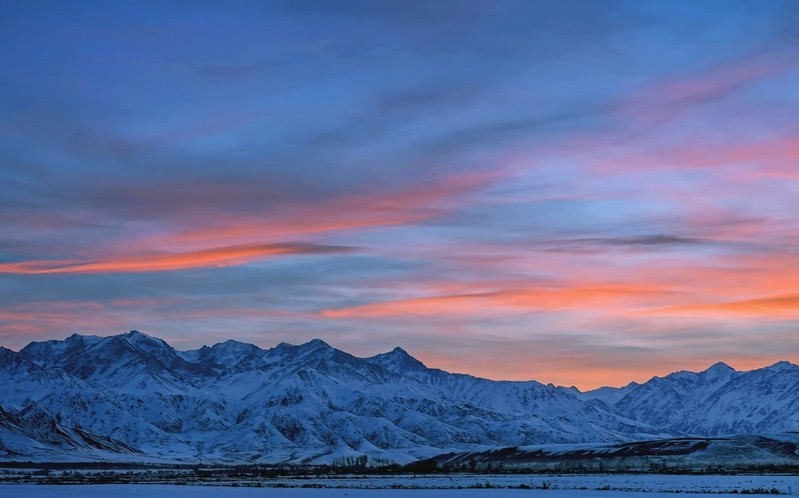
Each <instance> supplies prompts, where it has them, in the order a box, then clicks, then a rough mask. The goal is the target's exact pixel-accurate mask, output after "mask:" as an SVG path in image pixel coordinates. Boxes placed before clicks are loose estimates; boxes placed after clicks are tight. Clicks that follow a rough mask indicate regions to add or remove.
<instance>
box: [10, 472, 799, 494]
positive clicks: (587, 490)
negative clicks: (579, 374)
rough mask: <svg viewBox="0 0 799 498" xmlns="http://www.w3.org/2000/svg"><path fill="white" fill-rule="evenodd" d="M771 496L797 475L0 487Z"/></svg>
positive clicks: (787, 489)
mask: <svg viewBox="0 0 799 498" xmlns="http://www.w3.org/2000/svg"><path fill="white" fill-rule="evenodd" d="M676 494H690V495H691V496H693V497H710V496H713V497H718V496H723V495H742V494H744V495H749V494H771V495H782V496H799V476H796V475H792V476H780V475H769V476H749V475H738V476H730V475H720V476H711V475H708V476H704V475H568V476H543V475H535V476H530V475H527V476H525V475H516V476H507V475H468V474H461V475H444V476H418V477H417V476H412V475H408V476H390V477H380V476H356V475H353V476H338V477H320V478H312V477H303V478H280V479H270V480H266V481H259V482H256V481H227V482H220V483H216V484H213V485H202V486H186V485H175V484H94V485H68V486H66V485H46V484H4V485H0V498H12V497H13V498H18V497H20V496H24V497H26V498H64V497H71V496H81V497H85V498H106V497H114V498H135V497H140V496H147V497H148V498H161V497H168V498H184V497H185V498H205V497H208V498H211V497H231V498H256V497H259V498H278V497H280V498H294V497H296V498H301V497H302V498H304V497H308V498H328V497H330V498H338V497H345V496H346V497H349V498H370V497H375V496H387V497H390V498H422V497H428V496H429V497H434V498H456V497H457V498H466V497H475V498H476V497H484V496H489V497H492V496H496V497H503V498H516V497H528V498H529V497H548V498H565V497H576V498H595V497H601V498H609V497H611V496H624V497H627V498H635V497H639V496H644V497H647V498H658V497H666V496H668V497H673V496H675V495H676Z"/></svg>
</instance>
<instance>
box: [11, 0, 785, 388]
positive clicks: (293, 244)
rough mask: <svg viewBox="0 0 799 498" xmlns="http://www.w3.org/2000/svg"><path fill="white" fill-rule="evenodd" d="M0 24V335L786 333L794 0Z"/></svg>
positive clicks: (774, 353)
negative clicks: (142, 333)
mask: <svg viewBox="0 0 799 498" xmlns="http://www.w3.org/2000/svg"><path fill="white" fill-rule="evenodd" d="M0 47H2V48H0V345H2V346H5V347H8V348H12V349H19V348H21V347H23V346H24V345H25V344H27V343H29V342H30V341H41V340H48V339H63V338H65V337H67V336H68V335H70V334H72V333H75V332H77V333H81V334H96V335H102V336H106V335H113V334H118V333H122V332H126V331H128V330H132V329H137V330H140V331H142V332H145V333H147V334H150V335H153V336H157V337H161V338H163V339H165V340H166V341H167V342H169V343H170V344H171V345H173V346H174V347H176V348H178V349H192V348H196V347H200V346H201V345H204V344H209V345H210V344H214V343H217V342H221V341H224V340H227V339H237V340H240V341H244V342H251V343H254V344H257V345H259V346H261V347H265V348H266V347H273V346H274V345H276V344H278V343H280V342H289V343H293V344H299V343H303V342H306V341H308V340H310V339H313V338H321V339H322V340H324V341H326V342H328V343H329V344H331V345H332V346H334V347H336V348H339V349H343V350H345V351H348V352H350V353H353V354H356V355H359V356H369V355H373V354H377V353H379V352H383V351H388V350H391V349H392V348H394V347H395V346H401V347H403V348H404V349H406V350H407V351H408V352H410V353H411V354H412V355H414V356H415V357H417V358H419V359H420V360H421V361H423V362H425V363H426V364H427V365H428V366H431V367H437V368H442V369H445V370H449V371H456V372H464V373H470V374H473V375H479V376H484V377H488V378H492V379H513V380H522V379H535V380H538V381H541V382H545V383H548V382H551V383H555V384H558V385H566V386H570V385H576V386H578V387H579V388H581V389H590V388H594V387H598V386H600V385H623V384H626V383H627V382H629V381H632V380H637V381H645V380H647V379H648V378H650V377H651V376H653V375H664V374H667V373H669V372H671V371H675V370H680V369H688V370H695V371H697V370H702V369H704V368H707V367H708V366H709V365H711V364H713V363H715V362H717V361H724V362H726V363H728V364H730V365H732V366H733V367H735V368H738V369H752V368H757V367H761V366H765V365H768V364H771V363H774V362H776V361H778V360H788V361H793V362H797V360H799V215H798V214H797V213H799V119H797V117H799V2H794V1H791V0H786V1H779V0H746V1H733V0H723V1H711V0H668V1H658V0H652V1H646V2H641V1H637V0H631V1H617V0H604V1H601V2H598V1H593V0H585V1H583V0H579V1H578V0H558V1H555V0H552V1H544V0H541V1H499V0H490V1H470V0H464V1H447V0H440V1H435V2H430V1H412V0H402V1H396V2H395V1H392V0H385V1H377V2H375V1H370V0H363V1H355V0H340V1H336V2H309V1H303V0H290V1H289V0H286V1H252V2H243V1H225V2H206V1H200V0H194V1H167V0H158V1H145V0H142V1H138V2H121V1H111V2H109V1H96V2H90V1H83V0H76V1H70V2H62V1H52V2H48V1H30V2H19V1H15V0H0Z"/></svg>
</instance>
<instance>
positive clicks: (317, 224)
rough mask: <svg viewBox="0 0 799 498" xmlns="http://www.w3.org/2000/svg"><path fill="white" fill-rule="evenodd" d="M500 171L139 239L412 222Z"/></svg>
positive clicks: (180, 243)
mask: <svg viewBox="0 0 799 498" xmlns="http://www.w3.org/2000/svg"><path fill="white" fill-rule="evenodd" d="M503 174H504V173H502V172H489V173H465V174H460V175H454V176H452V177H449V178H445V179H443V180H438V181H431V182H429V183H427V184H425V185H421V186H420V185H415V186H414V187H413V188H408V189H399V190H395V191H393V192H392V191H389V192H379V193H374V192H362V193H358V194H353V195H350V196H345V197H340V198H336V199H332V200H327V201H323V200H320V201H318V202H305V203H287V204H286V205H284V206H282V207H281V209H279V210H278V211H277V212H266V213H257V214H256V215H242V214H240V213H236V214H231V213H215V214H214V213H209V214H208V215H207V216H206V217H205V218H204V220H202V222H201V223H200V224H196V225H195V224H194V220H192V223H193V224H192V226H190V227H189V228H186V229H184V230H182V231H178V232H176V233H169V234H165V235H162V236H158V237H155V238H152V239H150V240H144V241H142V242H143V243H145V244H146V245H149V246H154V247H160V246H167V247H194V246H196V245H197V244H203V243H206V242H207V241H209V240H228V241H236V242H242V243H244V242H249V241H253V240H260V241H263V240H280V239H282V238H284V237H288V236H292V237H293V236H299V235H312V234H326V233H331V232H342V231H349V230H358V229H366V228H379V227H390V226H397V225H406V224H412V223H416V222H420V221H424V220H428V219H432V218H435V217H437V216H441V215H442V214H443V213H446V212H448V211H449V210H451V209H452V208H454V207H455V206H456V205H459V203H460V201H462V199H461V196H463V195H467V194H470V193H473V192H475V191H476V190H478V189H480V188H481V187H483V186H485V185H487V184H489V183H491V182H492V181H494V180H496V179H497V178H499V177H501V176H502V175H503Z"/></svg>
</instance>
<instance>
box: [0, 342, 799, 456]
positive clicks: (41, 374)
mask: <svg viewBox="0 0 799 498" xmlns="http://www.w3.org/2000/svg"><path fill="white" fill-rule="evenodd" d="M795 431H799V366H797V365H794V364H791V363H788V362H779V363H776V364H774V365H771V366H769V367H765V368H761V369H758V370H753V371H749V372H738V371H735V370H734V369H732V368H731V367H729V366H727V365H725V364H723V363H717V364H715V365H713V366H712V367H710V368H709V369H707V370H705V371H703V372H699V373H693V372H685V371H681V372H676V373H673V374H670V375H667V376H665V377H654V378H652V379H651V380H649V381H648V382H645V383H643V384H637V383H631V384H629V385H627V386H625V387H621V388H610V387H606V388H600V389H597V390H594V391H589V392H585V393H583V392H580V391H578V390H576V389H575V388H566V387H557V386H553V385H551V384H549V385H544V384H541V383H539V382H536V381H525V382H516V381H513V382H512V381H492V380H488V379H481V378H477V377H473V376H470V375H463V374H454V373H448V372H445V371H442V370H438V369H433V368H428V367H426V366H425V365H424V364H422V363H421V362H420V361H418V360H416V359H415V358H413V357H412V356H411V355H409V354H408V353H407V352H405V351H404V350H402V349H401V348H395V349H394V350H392V351H390V352H387V353H383V354H379V355H376V356H372V357H368V358H359V357H356V356H353V355H351V354H348V353H346V352H344V351H340V350H338V349H335V348H333V347H331V346H329V345H328V344H326V343H325V342H323V341H321V340H318V339H316V340H312V341H310V342H308V343H306V344H302V345H299V346H296V345H291V344H285V343H283V344H279V345H277V346H275V347H274V348H271V349H261V348H259V347H257V346H255V345H252V344H245V343H241V342H237V341H233V340H229V341H226V342H223V343H220V344H216V345H214V346H211V347H209V346H204V347H202V348H201V349H196V350H191V351H178V350H176V349H174V348H173V347H172V346H170V345H169V344H167V343H166V342H164V341H163V340H161V339H158V338H155V337H151V336H148V335H146V334H143V333H141V332H138V331H131V332H129V333H126V334H121V335H115V336H109V337H97V336H83V335H78V334H74V335H72V336H70V337H68V338H67V339H65V340H62V341H44V342H32V343H30V344H29V345H28V346H26V347H25V348H23V349H22V350H20V351H19V352H15V351H11V350H9V349H5V348H0V460H5V461H28V460H30V461H98V460H99V461H134V462H211V463H237V462H259V463H296V464H324V463H327V464H331V463H332V464H336V463H337V462H347V461H352V460H353V459H358V458H364V457H365V458H366V459H368V460H369V461H370V462H373V463H374V464H380V463H389V462H396V463H408V462H411V461H414V460H418V459H424V458H429V457H433V456H436V455H439V454H443V453H446V452H453V451H486V450H490V449H492V448H502V447H521V446H529V445H540V444H555V443H557V444H569V443H571V444H576V443H583V444H584V443H605V444H613V443H626V442H634V441H643V440H653V439H663V438H674V437H687V436H691V437H709V436H729V435H742V434H776V433H787V432H795Z"/></svg>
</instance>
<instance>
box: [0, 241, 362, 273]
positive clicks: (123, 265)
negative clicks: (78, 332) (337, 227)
mask: <svg viewBox="0 0 799 498" xmlns="http://www.w3.org/2000/svg"><path fill="white" fill-rule="evenodd" d="M352 250H353V248H350V247H343V246H324V245H317V244H302V243H291V244H243V245H236V246H227V247H215V248H212V249H203V250H200V251H189V252H183V253H167V254H164V253H152V254H140V255H135V256H127V257H119V258H107V259H99V260H96V261H76V260H57V261H23V262H20V263H0V273H16V274H47V273H136V272H158V271H171V270H185V269H189V268H201V267H212V266H228V265H237V264H243V263H247V262H250V261H255V260H259V259H264V258H269V257H275V256H280V255H287V254H329V253H340V252H347V251H352Z"/></svg>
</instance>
